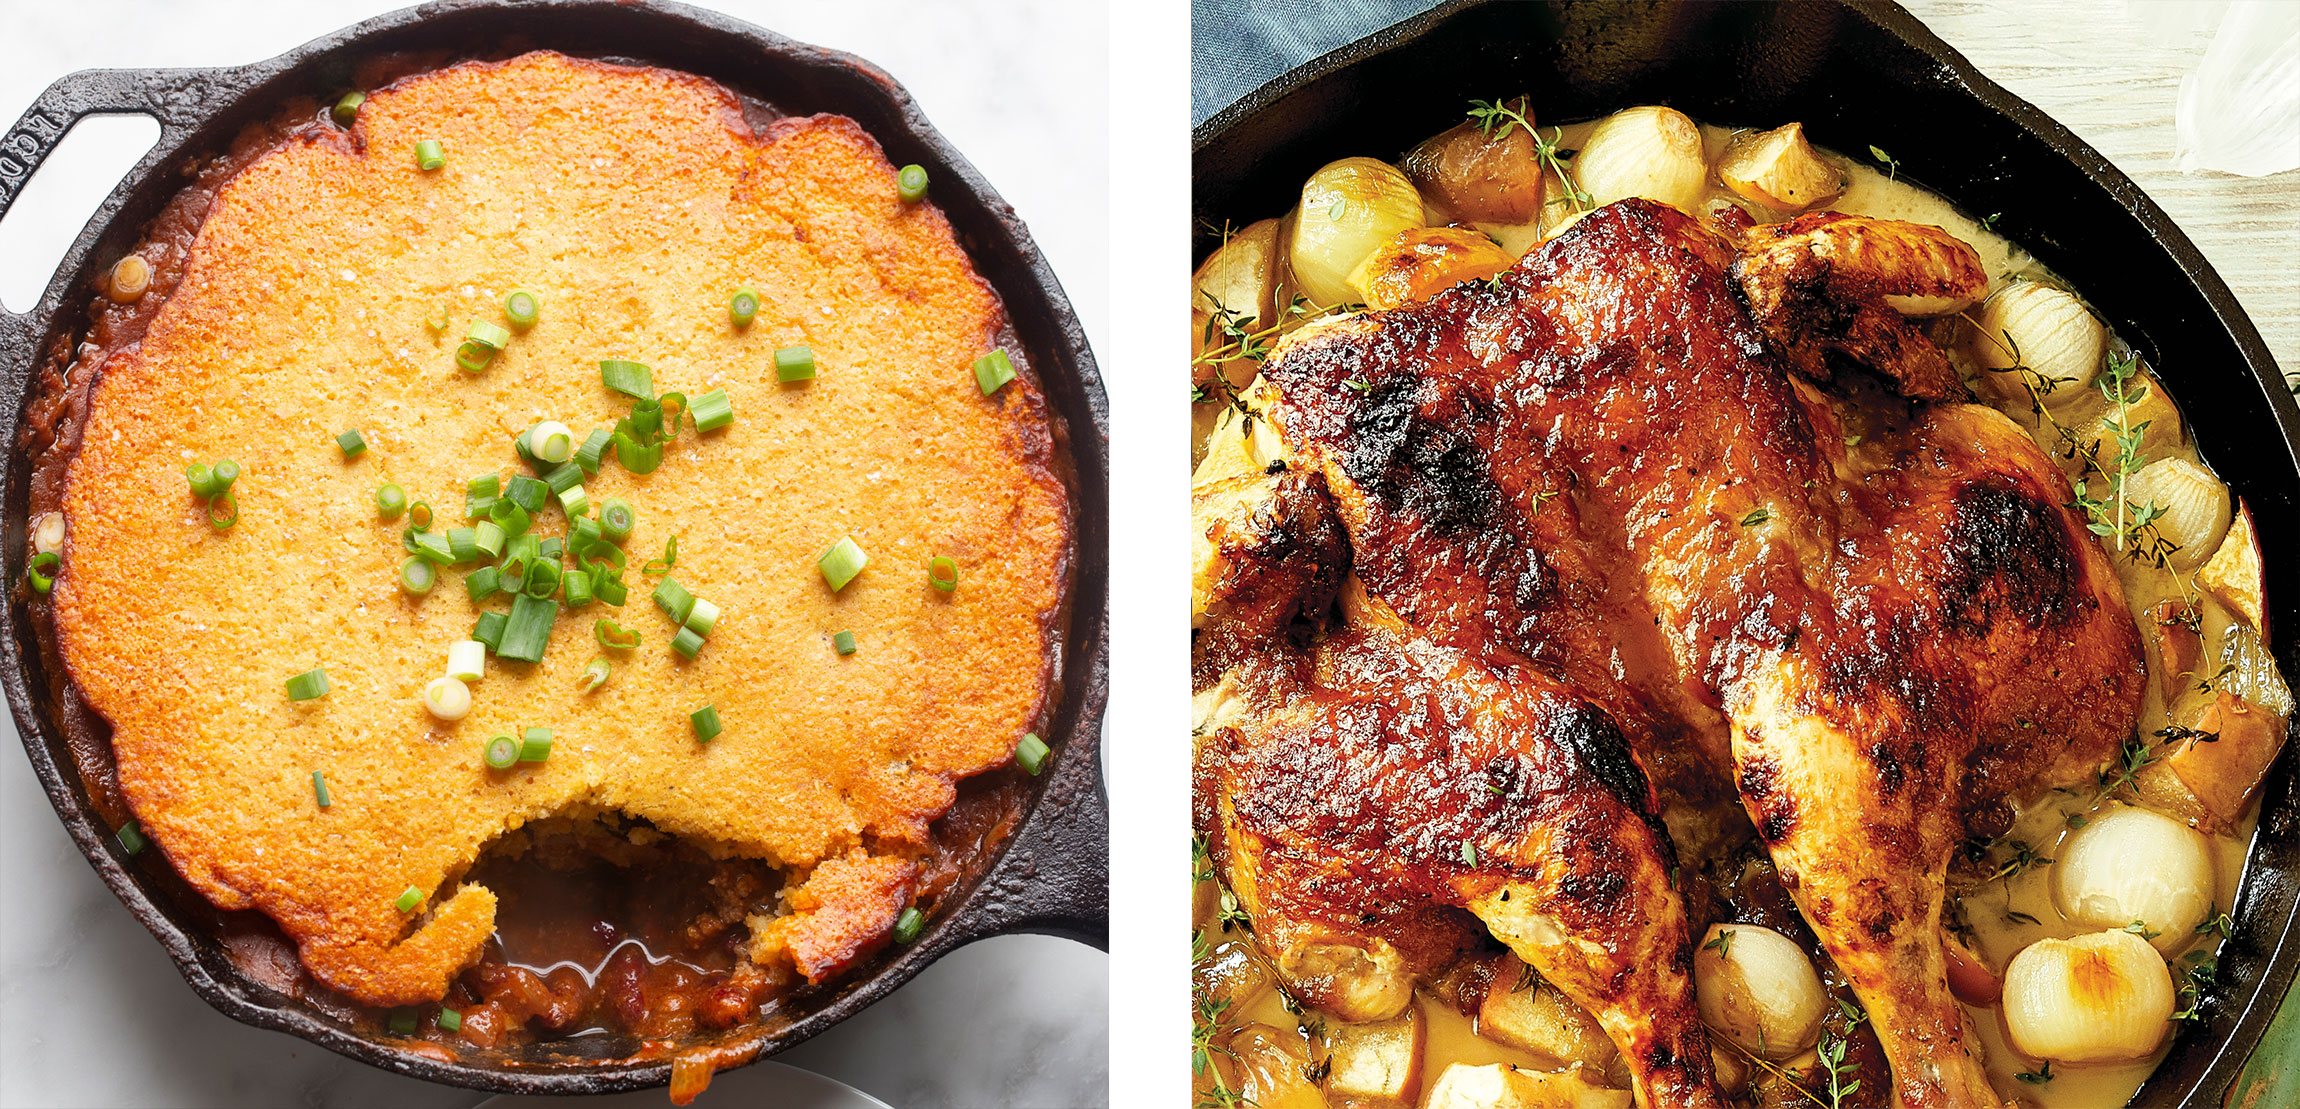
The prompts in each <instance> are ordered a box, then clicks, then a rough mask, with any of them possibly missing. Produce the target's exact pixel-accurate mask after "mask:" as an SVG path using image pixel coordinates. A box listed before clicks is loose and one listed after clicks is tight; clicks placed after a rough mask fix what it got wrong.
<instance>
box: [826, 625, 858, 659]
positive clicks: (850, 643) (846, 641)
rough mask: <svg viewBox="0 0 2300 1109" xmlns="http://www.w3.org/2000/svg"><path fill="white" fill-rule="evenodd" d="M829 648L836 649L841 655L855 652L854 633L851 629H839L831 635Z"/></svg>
mask: <svg viewBox="0 0 2300 1109" xmlns="http://www.w3.org/2000/svg"><path fill="white" fill-rule="evenodd" d="M831 649H832V650H834V651H837V652H838V653H839V654H841V655H851V654H853V653H855V633H853V632H851V631H841V632H839V633H838V634H837V635H834V636H832V637H831Z"/></svg>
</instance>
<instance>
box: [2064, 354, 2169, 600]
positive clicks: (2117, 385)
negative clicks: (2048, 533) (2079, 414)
mask: <svg viewBox="0 0 2300 1109" xmlns="http://www.w3.org/2000/svg"><path fill="white" fill-rule="evenodd" d="M2139 368H2140V357H2139V356H2138V355H2135V354H2131V353H2126V354H2124V355H2122V356H2119V355H2118V354H2116V353H2115V352H2113V351H2112V352H2110V353H2109V355H2108V367H2107V370H2106V371H2105V372H2104V373H2102V374H2101V376H2100V378H2099V379H2098V380H2096V381H2095V382H2094V383H2093V384H2094V385H2095V387H2097V388H2098V389H2099V390H2100V392H2101V395H2102V396H2105V397H2107V398H2108V403H2109V405H2110V406H2111V408H2112V409H2113V410H2114V416H2113V417H2112V418H2113V419H2114V421H2115V426H2114V432H2115V438H2116V452H2115V454H2113V455H2111V456H2110V457H2109V459H2108V461H2106V462H2103V461H2101V459H2100V456H2099V454H2098V453H2097V452H2095V451H2092V450H2089V449H2088V450H2086V451H2085V462H2086V464H2087V470H2088V472H2087V473H2084V474H2080V475H2079V476H2078V477H2077V479H2076V506H2077V507H2079V508H2082V509H2083V510H2084V513H2085V515H2086V516H2088V517H2090V518H2091V522H2090V523H2089V524H2087V525H2086V526H2087V527H2088V528H2089V529H2090V530H2091V531H2092V533H2093V534H2094V535H2097V536H2100V537H2101V538H2103V539H2109V540H2113V541H2114V542H2115V544H2116V549H2117V550H2119V551H2125V552H2129V553H2130V554H2131V556H2132V557H2133V559H2134V560H2135V561H2138V560H2141V559H2146V560H2148V561H2150V562H2154V563H2155V564H2157V565H2158V566H2165V565H2168V564H2169V561H2168V560H2169V559H2170V558H2171V557H2172V552H2174V551H2177V550H2179V549H2180V548H2179V547H2178V545H2176V544H2174V543H2172V542H2171V541H2170V540H2167V539H2165V538H2164V537H2163V535H2161V534H2160V533H2158V532H2157V530H2156V526H2155V525H2156V520H2157V519H2158V518H2159V517H2161V516H2163V515H2164V506H2163V505H2160V504H2157V503H2156V502H2154V501H2150V502H2148V503H2147V504H2138V505H2136V504H2134V503H2132V496H2131V489H2130V483H2131V480H2132V475H2134V474H2137V473H2139V472H2140V468H2141V467H2142V466H2143V465H2144V464H2145V463H2146V462H2147V456H2146V455H2145V454H2144V453H2143V452H2142V451H2141V449H2140V443H2141V437H2142V436H2143V435H2145V434H2147V432H2148V426H2149V424H2151V423H2153V422H2154V421H2152V420H2142V421H2140V422H2139V423H2137V424H2136V423H2133V422H2132V406H2133V405H2134V404H2137V403H2139V401H2140V399H2141V398H2140V397H2139V396H2137V395H2134V393H2133V392H2132V388H2131V385H2132V377H2133V374H2135V373H2136V372H2138V370H2139ZM2095 476H2097V477H2100V478H2102V479H2103V480H2105V481H2106V482H2107V484H2108V489H2107V491H2106V494H2105V495H2095V494H2094V492H2093V487H2092V478H2093V477H2095Z"/></svg>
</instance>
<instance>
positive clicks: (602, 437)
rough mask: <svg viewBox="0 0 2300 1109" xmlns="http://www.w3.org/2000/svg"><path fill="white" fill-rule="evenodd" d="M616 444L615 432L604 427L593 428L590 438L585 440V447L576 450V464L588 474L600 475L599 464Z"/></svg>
mask: <svg viewBox="0 0 2300 1109" xmlns="http://www.w3.org/2000/svg"><path fill="white" fill-rule="evenodd" d="M614 443H615V433H614V432H611V431H609V430H607V429H606V428H603V427H595V428H592V429H591V435H590V437H589V438H587V439H585V440H583V445H582V446H581V447H578V448H576V450H575V464H576V465H578V466H581V467H583V472H584V473H586V474H596V473H598V472H599V463H600V462H601V461H602V460H604V459H605V458H606V456H607V448H608V447H610V446H613V445H614Z"/></svg>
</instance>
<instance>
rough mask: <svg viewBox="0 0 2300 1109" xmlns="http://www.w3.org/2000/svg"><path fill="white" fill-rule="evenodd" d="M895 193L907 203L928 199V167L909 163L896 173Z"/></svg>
mask: <svg viewBox="0 0 2300 1109" xmlns="http://www.w3.org/2000/svg"><path fill="white" fill-rule="evenodd" d="M894 193H895V195H896V196H899V197H901V198H902V202H903V203H905V204H916V203H918V202H919V201H921V200H924V199H926V167H925V166H921V165H908V166H904V167H902V169H901V171H899V172H897V173H896V174H895V175H894Z"/></svg>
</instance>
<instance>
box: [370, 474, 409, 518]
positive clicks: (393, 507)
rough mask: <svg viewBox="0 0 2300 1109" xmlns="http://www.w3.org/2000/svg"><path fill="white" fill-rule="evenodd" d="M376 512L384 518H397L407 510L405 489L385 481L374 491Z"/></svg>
mask: <svg viewBox="0 0 2300 1109" xmlns="http://www.w3.org/2000/svg"><path fill="white" fill-rule="evenodd" d="M375 511H376V514H377V515H379V516H381V517H383V518H384V519H386V520H397V519H399V517H400V516H401V514H403V513H405V512H406V511H407V490H405V489H402V488H400V487H399V486H397V485H393V484H390V483H388V482H387V483H385V484H384V485H382V486H380V487H378V488H377V489H376V491H375Z"/></svg>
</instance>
